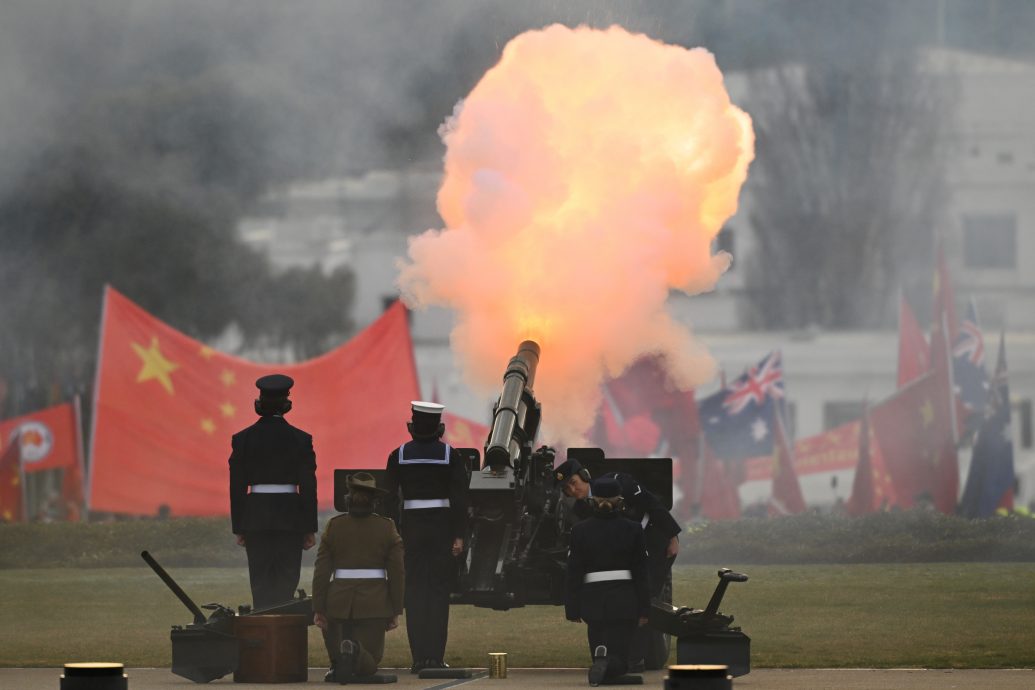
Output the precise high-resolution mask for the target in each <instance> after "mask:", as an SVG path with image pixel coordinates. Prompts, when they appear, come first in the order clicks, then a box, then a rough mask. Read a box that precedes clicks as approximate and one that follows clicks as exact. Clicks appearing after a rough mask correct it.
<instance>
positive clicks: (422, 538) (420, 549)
mask: <svg viewBox="0 0 1035 690" xmlns="http://www.w3.org/2000/svg"><path fill="white" fill-rule="evenodd" d="M402 538H403V548H404V553H405V558H404V561H405V567H406V591H405V595H404V600H403V602H404V605H405V607H406V634H407V636H408V637H409V639H410V654H411V655H412V656H413V661H414V663H418V662H421V661H424V660H426V659H431V660H433V661H442V660H443V657H444V656H445V653H446V637H447V635H448V633H449V591H450V589H452V585H453V579H454V577H455V576H456V559H455V558H454V556H453V553H452V548H453V537H452V534H451V530H450V527H449V512H448V511H447V510H442V509H437V508H433V509H425V510H404V511H403V516H402Z"/></svg>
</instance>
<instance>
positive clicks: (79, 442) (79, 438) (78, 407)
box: [62, 393, 86, 520]
mask: <svg viewBox="0 0 1035 690" xmlns="http://www.w3.org/2000/svg"><path fill="white" fill-rule="evenodd" d="M72 409H73V411H74V415H75V417H74V418H75V458H76V463H77V464H78V466H79V511H80V515H79V519H80V520H82V519H83V515H82V512H83V507H84V504H85V502H86V495H85V493H84V491H83V488H84V487H85V485H86V464H85V462H84V460H85V458H84V451H83V440H84V439H83V405H82V400H81V399H80V397H79V394H78V393H76V395H75V397H73V398H72ZM65 471H66V472H67V471H68V470H67V469H66V470H65ZM62 493H63V492H62Z"/></svg>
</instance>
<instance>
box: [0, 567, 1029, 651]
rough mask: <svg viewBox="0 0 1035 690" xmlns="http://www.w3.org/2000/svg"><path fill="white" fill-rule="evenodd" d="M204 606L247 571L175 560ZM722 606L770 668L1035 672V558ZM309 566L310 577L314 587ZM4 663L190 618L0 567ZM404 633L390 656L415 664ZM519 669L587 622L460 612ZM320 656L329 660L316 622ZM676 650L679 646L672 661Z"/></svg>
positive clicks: (100, 578)
mask: <svg viewBox="0 0 1035 690" xmlns="http://www.w3.org/2000/svg"><path fill="white" fill-rule="evenodd" d="M169 570H170V574H172V576H173V577H174V578H176V580H177V581H178V582H179V583H180V585H181V586H182V587H183V588H184V589H185V590H186V591H187V593H188V594H189V595H190V596H191V597H193V598H194V600H195V601H196V602H197V603H199V604H204V603H208V602H212V601H215V602H220V603H224V604H231V605H236V604H238V603H242V602H246V601H248V598H249V594H248V584H247V574H246V572H245V570H244V569H243V568H169ZM715 570H716V568H715V567H705V566H680V567H677V568H676V569H675V571H674V579H675V600H676V603H677V604H682V605H691V606H694V607H697V608H703V607H704V605H705V604H706V603H707V601H708V598H709V597H710V596H711V592H712V590H713V589H714V586H715V583H716V581H717V579H716V577H715ZM743 570H744V571H745V572H747V573H748V575H750V577H751V580H750V581H749V582H747V583H745V584H737V583H734V584H733V585H731V586H730V588H729V590H728V592H727V595H726V600H725V602H724V604H723V606H722V607H721V610H722V611H723V612H724V613H733V614H735V615H736V617H737V623H738V624H740V625H742V626H743V628H744V631H745V632H746V633H747V634H748V635H750V637H751V638H752V662H753V665H755V666H758V667H871V666H872V667H954V668H1002V667H1029V668H1030V667H1033V666H1035V563H1007V564H974V563H927V564H882V565H807V566H751V567H749V568H744V569H743ZM307 578H311V571H308V572H305V573H304V574H303V581H302V586H303V587H305V588H306V589H307V590H308V589H309V586H308V585H309V583H308V582H307ZM0 591H2V592H3V598H2V599H0V666H53V665H60V664H63V663H66V662H70V661H77V660H112V661H119V662H122V663H125V664H126V665H128V666H168V665H169V660H170V645H169V627H170V626H171V625H173V624H185V623H188V622H189V621H190V614H189V613H188V612H187V610H186V609H185V608H184V607H183V606H182V604H180V602H179V601H178V600H177V599H176V598H175V597H174V596H173V594H172V593H171V592H169V591H168V590H167V589H166V588H165V585H163V584H162V582H161V581H160V580H159V579H158V577H157V576H155V574H154V573H153V572H151V570H150V569H149V568H147V567H146V566H145V565H143V564H141V566H140V567H138V568H110V569H82V570H73V569H51V568H48V569H33V570H29V569H15V570H0ZM405 635H406V634H405V631H404V630H403V629H400V630H397V631H395V632H393V633H390V634H389V636H388V645H387V652H386V658H385V662H384V664H385V665H386V666H408V665H409V662H410V660H409V652H408V649H407V647H406V636H405ZM496 651H505V652H508V654H509V657H508V663H509V665H510V666H511V667H520V666H572V665H581V664H583V663H584V662H585V661H586V659H585V657H586V656H587V654H588V651H587V649H586V641H585V628H584V626H582V625H576V624H573V623H568V622H567V621H565V620H564V615H563V611H562V609H561V608H560V607H529V608H526V609H516V610H513V611H508V612H499V611H489V610H484V609H474V608H471V607H467V606H463V607H454V608H453V611H452V618H451V621H450V641H449V647H448V650H447V661H448V662H449V663H451V664H453V665H470V666H485V664H486V661H487V654H488V653H489V652H496ZM309 653H310V663H311V665H313V666H321V665H324V664H325V663H326V660H325V658H324V655H325V653H324V651H323V645H322V643H321V641H320V638H319V635H318V634H317V630H316V629H315V628H310V645H309ZM674 659H675V657H674V654H673V657H672V660H673V661H674Z"/></svg>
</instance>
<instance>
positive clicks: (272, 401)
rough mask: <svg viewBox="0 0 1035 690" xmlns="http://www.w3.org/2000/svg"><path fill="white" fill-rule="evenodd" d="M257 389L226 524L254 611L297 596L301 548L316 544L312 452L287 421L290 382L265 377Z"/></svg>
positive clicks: (236, 458) (239, 443) (233, 460)
mask: <svg viewBox="0 0 1035 690" xmlns="http://www.w3.org/2000/svg"><path fill="white" fill-rule="evenodd" d="M255 385H256V386H257V387H258V389H259V397H258V399H257V400H256V401H255V412H256V414H258V415H259V417H260V418H259V420H258V421H257V422H255V424H252V425H251V426H250V427H248V428H247V429H244V430H243V431H240V432H238V433H236V434H234V437H233V442H232V445H233V452H232V453H231V455H230V520H231V526H232V528H233V531H234V534H235V535H237V543H238V544H239V545H241V546H243V547H245V549H246V550H247V552H248V576H249V579H250V580H251V587H252V604H253V606H254V607H255V608H256V609H263V608H266V607H269V606H273V605H276V604H280V603H282V602H284V601H287V600H289V599H291V598H292V597H293V596H294V593H295V588H296V587H298V579H299V576H300V574H301V568H302V550H303V549H309V548H312V546H313V545H314V544H315V543H316V529H317V527H316V454H315V453H314V452H313V437H312V436H310V435H309V434H307V433H306V432H304V431H302V430H301V429H296V428H295V427H293V426H291V425H290V424H288V423H287V421H286V420H285V419H284V415H285V414H287V413H288V411H290V410H291V400H289V399H288V392H289V391H290V390H291V386H292V385H294V381H293V380H292V379H291V378H290V377H288V376H284V375H283V374H271V375H269V376H263V377H262V378H260V379H259V380H258V381H256V382H255Z"/></svg>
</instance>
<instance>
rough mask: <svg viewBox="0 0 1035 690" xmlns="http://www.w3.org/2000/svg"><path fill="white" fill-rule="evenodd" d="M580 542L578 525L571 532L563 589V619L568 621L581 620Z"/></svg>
mask: <svg viewBox="0 0 1035 690" xmlns="http://www.w3.org/2000/svg"><path fill="white" fill-rule="evenodd" d="M581 541H582V539H581V535H580V531H579V529H578V525H576V526H575V528H574V529H572V532H571V546H570V547H569V549H568V574H567V580H568V581H567V586H566V587H565V588H564V617H565V618H567V619H568V620H570V621H573V620H576V619H578V618H582V611H581V605H580V600H581V594H582V580H583V579H584V578H585V576H586V563H585V561H584V560H583V554H582V547H581V546H580V542H581Z"/></svg>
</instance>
